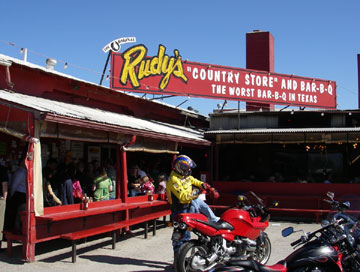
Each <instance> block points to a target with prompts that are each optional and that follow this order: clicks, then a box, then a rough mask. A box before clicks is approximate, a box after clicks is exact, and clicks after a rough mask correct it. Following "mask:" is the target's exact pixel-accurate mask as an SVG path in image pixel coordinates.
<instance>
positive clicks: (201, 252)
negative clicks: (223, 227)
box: [175, 240, 208, 272]
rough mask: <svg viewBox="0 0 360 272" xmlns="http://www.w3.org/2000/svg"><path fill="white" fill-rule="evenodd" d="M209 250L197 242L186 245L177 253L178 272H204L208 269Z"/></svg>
mask: <svg viewBox="0 0 360 272" xmlns="http://www.w3.org/2000/svg"><path fill="white" fill-rule="evenodd" d="M207 252H208V248H207V247H206V246H205V245H203V244H201V243H200V242H198V241H197V240H190V241H189V242H186V243H184V244H183V245H182V246H181V247H180V248H179V252H178V253H177V255H176V256H177V257H176V262H175V263H176V268H177V270H176V271H177V272H190V271H204V269H205V268H206V263H205V259H204V258H205V255H206V254H207Z"/></svg>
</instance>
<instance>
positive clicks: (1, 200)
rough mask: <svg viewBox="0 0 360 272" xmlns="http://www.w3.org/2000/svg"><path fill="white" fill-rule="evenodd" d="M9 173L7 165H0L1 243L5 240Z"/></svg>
mask: <svg viewBox="0 0 360 272" xmlns="http://www.w3.org/2000/svg"><path fill="white" fill-rule="evenodd" d="M8 181H9V175H8V171H7V169H6V167H5V166H2V165H0V243H1V241H2V240H3V234H2V231H3V228H4V218H5V207H6V197H7V193H8Z"/></svg>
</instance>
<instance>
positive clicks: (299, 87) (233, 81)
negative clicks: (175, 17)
mask: <svg viewBox="0 0 360 272" xmlns="http://www.w3.org/2000/svg"><path fill="white" fill-rule="evenodd" d="M147 51H148V50H147V48H146V47H145V46H144V45H142V44H140V45H135V46H133V47H131V48H129V49H127V50H126V51H125V52H124V53H122V54H120V53H115V52H112V59H111V83H110V87H111V88H112V89H116V90H125V91H130V92H141V93H152V94H170V95H179V96H195V97H203V98H213V99H228V100H239V101H249V102H264V103H272V104H285V105H292V106H303V107H314V108H328V109H333V108H336V82H334V81H330V80H322V79H315V78H308V77H301V76H294V75H285V74H278V73H268V72H265V71H256V70H249V69H241V68H234V67H225V66H220V65H212V64H204V63H196V62H190V61H184V60H182V58H181V56H180V53H179V51H178V50H174V55H173V56H169V55H167V54H166V48H165V46H163V45H159V49H158V53H157V55H156V56H153V57H148V56H147Z"/></svg>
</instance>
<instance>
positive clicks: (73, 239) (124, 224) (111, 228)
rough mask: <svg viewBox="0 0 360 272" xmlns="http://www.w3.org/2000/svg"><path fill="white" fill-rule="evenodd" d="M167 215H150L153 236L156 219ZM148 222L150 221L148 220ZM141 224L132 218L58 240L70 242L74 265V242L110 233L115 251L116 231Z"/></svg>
mask: <svg viewBox="0 0 360 272" xmlns="http://www.w3.org/2000/svg"><path fill="white" fill-rule="evenodd" d="M168 214H169V212H168V211H164V212H157V213H154V214H152V215H151V218H152V221H153V235H156V219H157V218H160V217H162V216H166V215H168ZM147 219H149V216H148V217H147ZM148 221H150V220H148ZM148 221H146V222H145V233H144V238H145V239H146V238H147V237H148ZM143 222H144V219H143V218H134V219H129V220H126V221H122V222H117V223H113V224H110V225H104V226H100V227H96V228H91V229H86V230H81V231H77V232H72V233H67V234H63V235H61V236H60V238H62V239H66V240H70V241H71V242H72V254H71V260H72V262H73V263H75V262H76V242H77V241H78V240H80V239H83V238H86V237H90V236H95V235H98V234H103V233H108V232H111V237H112V249H115V247H116V231H117V230H120V229H122V228H125V227H128V226H133V225H136V224H139V223H143Z"/></svg>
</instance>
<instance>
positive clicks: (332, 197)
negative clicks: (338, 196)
mask: <svg viewBox="0 0 360 272" xmlns="http://www.w3.org/2000/svg"><path fill="white" fill-rule="evenodd" d="M326 195H327V196H328V197H329V198H330V199H331V200H334V196H335V195H334V193H333V192H327V194H326Z"/></svg>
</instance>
